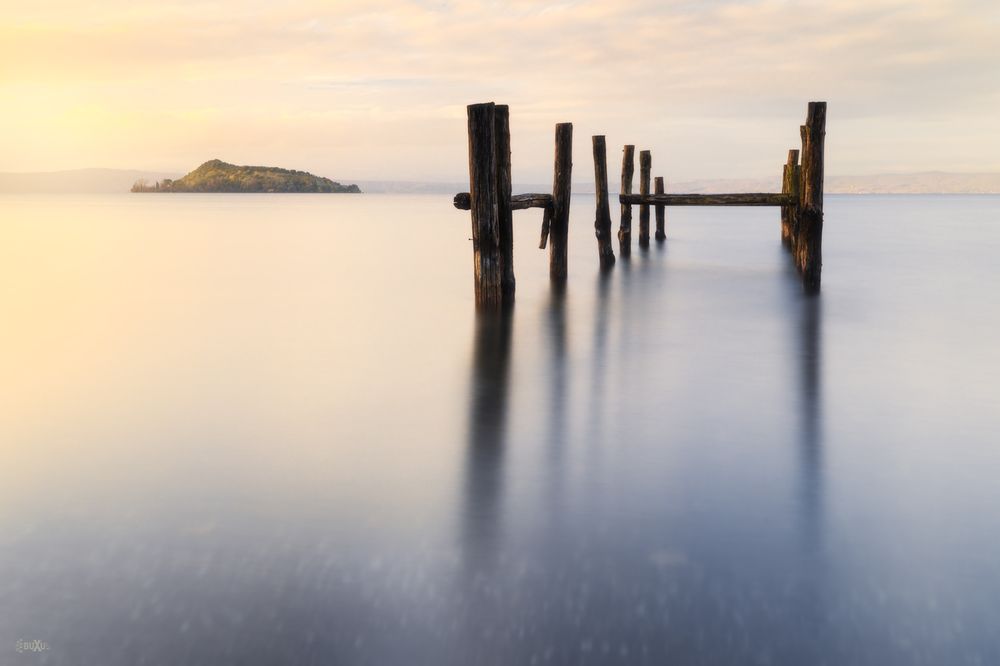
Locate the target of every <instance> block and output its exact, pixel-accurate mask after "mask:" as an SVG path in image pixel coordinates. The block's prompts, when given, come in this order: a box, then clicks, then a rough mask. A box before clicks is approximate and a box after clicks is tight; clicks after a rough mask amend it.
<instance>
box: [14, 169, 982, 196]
mask: <svg viewBox="0 0 1000 666" xmlns="http://www.w3.org/2000/svg"><path fill="white" fill-rule="evenodd" d="M178 178H180V174H178V173H170V172H167V171H143V170H131V169H73V170H67V171H50V172H37V173H0V193H21V194H42V193H44V194H48V193H69V194H104V193H115V192H117V193H125V192H128V191H129V188H130V187H131V186H132V184H133V183H135V182H136V181H138V180H145V181H146V182H147V183H155V182H157V181H163V180H165V179H178ZM333 182H335V181H333ZM356 182H357V183H358V185H360V188H361V189H363V190H364V191H365V192H370V193H400V194H404V193H409V194H418V193H419V194H455V193H457V192H463V191H466V190H468V189H469V183H468V181H464V182H420V181H393V180H369V181H365V180H362V181H356ZM612 185H613V186H614V185H615V184H614V183H612ZM780 185H781V183H780V182H779V180H778V178H777V176H775V177H772V178H744V179H705V180H686V181H676V182H671V181H669V180H668V181H667V191H668V192H690V193H706V194H714V193H719V192H777V191H778V190H779V188H780ZM551 188H552V184H551V183H547V184H545V183H542V184H539V183H514V190H515V191H516V192H547V191H549V190H550V189H551ZM825 191H826V193H827V194H1000V173H992V172H984V173H955V172H947V171H927V172H920V173H899V174H877V175H869V176H831V175H828V176H827V177H826V187H825ZM573 192H575V193H577V194H593V192H594V183H593V181H581V182H575V183H573ZM612 194H617V188H616V189H615V190H613V191H612Z"/></svg>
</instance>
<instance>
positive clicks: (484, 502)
mask: <svg viewBox="0 0 1000 666" xmlns="http://www.w3.org/2000/svg"><path fill="white" fill-rule="evenodd" d="M826 208H827V213H826V232H825V237H824V272H823V289H822V294H821V295H820V296H819V297H818V298H807V297H804V296H803V295H802V293H801V289H800V287H799V284H798V281H797V277H796V275H795V273H794V270H793V269H792V267H791V263H790V259H789V257H788V256H787V254H786V253H785V252H784V251H783V249H782V248H781V245H780V242H779V222H778V213H777V210H775V209H761V208H744V209H720V208H706V209H684V208H678V209H668V212H667V231H668V240H667V242H666V244H665V245H663V246H657V245H656V244H655V243H654V244H653V246H652V247H651V249H650V250H649V251H648V252H642V251H639V249H638V248H634V249H633V256H632V258H631V260H630V261H627V262H626V261H622V260H621V259H620V258H619V261H618V264H617V266H616V268H615V269H614V271H612V272H611V273H610V274H608V275H605V276H602V275H601V274H600V273H599V271H598V269H597V255H596V244H595V241H594V237H593V226H592V225H593V214H594V213H593V196H592V195H575V196H574V197H573V208H572V218H571V238H570V257H569V266H570V275H569V281H568V287H567V288H566V289H565V291H562V290H555V289H553V288H552V287H551V286H550V284H549V281H548V275H547V261H548V259H547V255H546V254H545V253H544V252H542V251H540V250H538V249H537V239H538V229H539V225H540V217H541V216H540V214H539V212H538V211H523V212H516V213H515V220H514V224H515V269H516V274H517V303H516V306H515V308H514V310H513V313H512V314H511V315H510V316H493V317H479V318H477V316H476V314H475V309H474V305H473V300H472V298H473V288H472V249H471V242H470V241H469V236H470V223H469V215H468V213H465V212H459V211H456V210H454V209H453V208H452V206H451V203H450V197H447V196H429V195H426V196H390V195H384V196H380V195H363V196H349V195H340V196H337V195H326V196H324V195H318V196H317V195H132V196H129V195H120V196H89V197H88V196H63V197H59V196H52V197H47V198H45V197H40V196H33V197H26V196H25V197H19V196H9V195H8V196H4V197H3V198H2V199H0V313H2V317H3V322H2V328H0V456H2V457H0V663H2V664H5V665H6V664H15V665H16V664H38V663H43V664H57V665H83V666H91V665H94V666H96V665H98V664H100V665H101V666H134V665H136V664H184V665H186V666H197V665H219V664H279V663H283V664H296V665H302V664H338V665H339V664H348V665H353V664H379V665H380V664H435V665H437V664H446V665H450V664H455V665H464V664H545V663H555V664H614V663H621V664H726V665H728V664H733V665H736V664H740V665H743V664H796V665H798V664H831V665H837V664H873V665H874V664H878V665H882V666H885V665H895V664H899V665H904V664H905V665H914V664H928V665H931V664H934V665H938V664H996V663H1000V629H998V627H1000V481H998V480H1000V445H998V432H1000V427H998V426H1000V389H998V388H997V381H998V379H997V377H998V374H997V373H998V368H1000V345H998V342H997V331H998V330H1000V296H998V295H997V288H998V286H1000V262H998V261H997V257H998V256H1000V197H994V196H942V197H933V196H828V198H827V205H826ZM614 217H615V221H616V223H617V213H615V215H614ZM616 252H617V243H616ZM27 641H40V642H41V643H35V644H33V645H34V646H35V647H38V646H39V645H42V644H44V649H41V651H33V650H27V649H24V647H25V645H28V646H30V645H32V644H30V643H27ZM18 646H21V647H20V648H19V647H18ZM19 650H20V651H19Z"/></svg>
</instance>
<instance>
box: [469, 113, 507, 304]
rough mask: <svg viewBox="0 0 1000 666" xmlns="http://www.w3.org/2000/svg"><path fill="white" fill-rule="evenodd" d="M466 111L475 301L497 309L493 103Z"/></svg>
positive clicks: (500, 267) (498, 271)
mask: <svg viewBox="0 0 1000 666" xmlns="http://www.w3.org/2000/svg"><path fill="white" fill-rule="evenodd" d="M467 113H468V124H469V194H470V199H469V209H470V210H471V211H472V252H473V262H474V269H475V288H476V305H477V307H480V308H484V309H499V308H500V307H501V306H502V305H503V292H502V290H501V278H502V276H503V260H502V258H501V252H500V229H499V213H498V210H497V155H496V138H495V134H496V105H495V104H493V103H492V102H490V103H488V104H470V105H469V106H468V108H467Z"/></svg>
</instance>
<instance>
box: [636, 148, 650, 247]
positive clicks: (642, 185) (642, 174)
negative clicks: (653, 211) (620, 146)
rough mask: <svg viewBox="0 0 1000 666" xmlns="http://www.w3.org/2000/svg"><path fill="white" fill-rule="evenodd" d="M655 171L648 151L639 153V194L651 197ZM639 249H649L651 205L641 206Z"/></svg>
mask: <svg viewBox="0 0 1000 666" xmlns="http://www.w3.org/2000/svg"><path fill="white" fill-rule="evenodd" d="M652 170H653V155H652V153H650V152H649V151H648V150H643V151H641V152H640V153H639V194H640V196H648V195H649V175H650V173H651V172H652ZM639 247H642V248H647V247H649V204H641V205H640V206H639Z"/></svg>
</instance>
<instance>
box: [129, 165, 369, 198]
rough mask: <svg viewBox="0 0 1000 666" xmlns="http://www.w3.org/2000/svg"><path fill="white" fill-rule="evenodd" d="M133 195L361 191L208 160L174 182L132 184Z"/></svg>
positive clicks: (308, 175)
mask: <svg viewBox="0 0 1000 666" xmlns="http://www.w3.org/2000/svg"><path fill="white" fill-rule="evenodd" d="M132 191H133V192H324V193H325V192H335V193H339V192H345V193H347V192H354V193H357V192H361V189H360V188H359V187H358V186H357V185H341V184H340V183H337V182H334V181H332V180H330V179H329V178H323V177H321V176H314V175H312V174H311V173H306V172H305V171H293V170H290V169H279V168H277V167H263V166H236V165H235V164H229V163H227V162H223V161H222V160H209V161H208V162H205V163H204V164H202V165H201V166H200V167H198V168H197V169H195V170H194V171H192V172H191V173H189V174H187V175H186V176H184V177H183V178H178V179H177V180H170V179H169V178H168V179H164V180H160V181H156V182H155V183H153V184H152V185H150V184H149V183H148V181H142V180H140V181H136V183H135V184H134V185H133V186H132Z"/></svg>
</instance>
